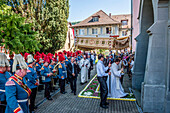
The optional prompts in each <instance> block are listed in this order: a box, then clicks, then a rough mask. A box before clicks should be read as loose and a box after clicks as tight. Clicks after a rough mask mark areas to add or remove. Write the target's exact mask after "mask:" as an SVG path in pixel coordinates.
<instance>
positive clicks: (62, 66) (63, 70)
mask: <svg viewBox="0 0 170 113" xmlns="http://www.w3.org/2000/svg"><path fill="white" fill-rule="evenodd" d="M64 60H65V57H64V55H62V54H59V61H60V64H59V66H58V71H59V75H58V77H59V84H60V93H62V94H65V93H67V92H66V91H65V79H66V77H67V76H66V73H67V70H66V67H65V64H64V62H65V61H64Z"/></svg>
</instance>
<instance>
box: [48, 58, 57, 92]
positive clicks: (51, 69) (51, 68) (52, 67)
mask: <svg viewBox="0 0 170 113" xmlns="http://www.w3.org/2000/svg"><path fill="white" fill-rule="evenodd" d="M55 64H56V59H54V58H52V59H51V63H50V65H49V66H48V68H49V69H50V72H51V73H53V76H52V81H51V86H50V90H51V91H53V90H57V89H56V88H55V87H53V86H54V82H55V84H56V79H57V76H54V73H55V72H56V70H55V69H54V66H55Z"/></svg>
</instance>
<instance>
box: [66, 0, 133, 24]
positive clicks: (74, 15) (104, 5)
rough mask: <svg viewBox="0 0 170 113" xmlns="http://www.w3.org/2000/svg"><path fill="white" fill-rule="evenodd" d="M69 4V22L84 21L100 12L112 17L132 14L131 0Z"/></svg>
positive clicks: (74, 0) (84, 0) (72, 1)
mask: <svg viewBox="0 0 170 113" xmlns="http://www.w3.org/2000/svg"><path fill="white" fill-rule="evenodd" d="M69 2H70V10H69V11H70V12H69V13H70V14H69V18H68V21H69V22H75V21H82V20H84V19H86V18H88V17H89V16H91V15H92V14H94V13H96V12H98V11H99V10H103V11H104V12H106V13H107V14H109V13H111V14H112V15H117V14H130V13H131V0H69Z"/></svg>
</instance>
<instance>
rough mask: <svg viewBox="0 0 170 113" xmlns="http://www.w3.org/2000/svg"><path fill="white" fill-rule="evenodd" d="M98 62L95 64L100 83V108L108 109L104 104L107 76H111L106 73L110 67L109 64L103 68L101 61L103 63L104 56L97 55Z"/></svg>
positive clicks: (106, 92)
mask: <svg viewBox="0 0 170 113" xmlns="http://www.w3.org/2000/svg"><path fill="white" fill-rule="evenodd" d="M98 59H99V61H98V62H97V65H96V69H97V79H98V81H99V83H100V92H101V93H100V94H101V95H100V98H101V102H100V107H102V108H105V109H106V108H108V106H107V105H108V103H107V102H106V100H107V95H108V87H107V83H106V81H107V76H108V75H109V76H110V75H111V73H110V72H109V73H106V72H108V70H109V67H111V64H109V65H108V66H107V67H105V66H104V64H103V61H104V56H103V55H102V54H99V56H98Z"/></svg>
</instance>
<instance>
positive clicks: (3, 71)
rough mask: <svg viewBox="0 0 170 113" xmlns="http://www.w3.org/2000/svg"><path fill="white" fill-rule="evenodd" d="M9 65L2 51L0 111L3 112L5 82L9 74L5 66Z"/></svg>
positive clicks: (0, 55) (0, 59)
mask: <svg viewBox="0 0 170 113" xmlns="http://www.w3.org/2000/svg"><path fill="white" fill-rule="evenodd" d="M8 66H10V64H9V62H8V60H7V57H6V55H5V54H4V53H0V111H2V112H3V113H4V112H5V108H6V107H5V105H6V95H5V83H6V81H7V79H8V78H10V76H11V75H9V73H8V72H7V68H6V67H8Z"/></svg>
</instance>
